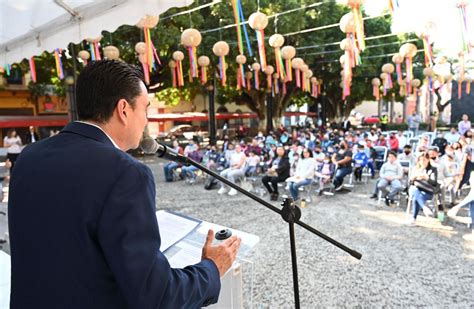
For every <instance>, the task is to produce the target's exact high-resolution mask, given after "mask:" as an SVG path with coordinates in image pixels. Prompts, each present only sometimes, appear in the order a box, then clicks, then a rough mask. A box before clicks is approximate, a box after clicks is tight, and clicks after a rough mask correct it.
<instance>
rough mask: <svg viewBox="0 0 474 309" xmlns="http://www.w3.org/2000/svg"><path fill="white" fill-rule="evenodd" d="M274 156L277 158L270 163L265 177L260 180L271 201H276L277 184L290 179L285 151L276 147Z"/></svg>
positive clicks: (288, 163)
mask: <svg viewBox="0 0 474 309" xmlns="http://www.w3.org/2000/svg"><path fill="white" fill-rule="evenodd" d="M276 154H277V156H276V157H275V158H273V160H272V162H271V163H270V166H271V167H270V168H269V169H268V171H267V175H266V176H264V177H263V178H262V183H263V185H264V186H265V188H267V191H268V193H270V198H271V200H272V201H277V200H278V195H279V193H278V183H279V182H284V181H285V180H286V179H287V178H288V177H290V161H289V160H288V157H287V156H286V153H285V149H284V148H283V147H278V148H277V149H276Z"/></svg>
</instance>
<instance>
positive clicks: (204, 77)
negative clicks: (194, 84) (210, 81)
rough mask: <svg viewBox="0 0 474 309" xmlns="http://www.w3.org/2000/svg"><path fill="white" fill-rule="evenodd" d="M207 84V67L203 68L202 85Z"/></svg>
mask: <svg viewBox="0 0 474 309" xmlns="http://www.w3.org/2000/svg"><path fill="white" fill-rule="evenodd" d="M206 83H207V67H201V84H202V85H205V84H206Z"/></svg>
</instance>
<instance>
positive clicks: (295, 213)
mask: <svg viewBox="0 0 474 309" xmlns="http://www.w3.org/2000/svg"><path fill="white" fill-rule="evenodd" d="M180 161H181V163H182V164H184V165H187V166H189V165H192V166H195V167H196V168H198V169H200V170H201V171H203V172H204V173H206V174H208V175H211V176H212V177H214V178H216V179H217V180H219V181H221V182H223V183H225V184H226V185H228V186H229V187H231V188H234V189H235V190H237V191H239V192H240V193H242V194H244V195H245V196H247V197H249V198H251V199H252V200H254V201H256V202H258V203H260V204H261V205H263V206H265V207H267V208H268V209H270V210H272V211H274V212H276V213H277V214H279V215H280V216H281V217H282V219H283V220H285V221H286V222H288V226H289V233H290V246H291V266H292V270H293V289H294V296H295V308H296V309H299V308H300V295H299V287H298V264H297V261H296V239H295V227H294V226H295V224H297V225H299V226H301V227H302V228H304V229H305V230H307V231H309V232H311V233H313V234H315V235H316V236H319V237H321V238H322V239H324V240H326V241H328V242H330V243H331V244H333V245H334V246H336V247H338V248H340V249H342V250H344V251H346V252H347V253H349V254H350V255H352V256H353V257H355V258H356V259H359V260H360V259H361V258H362V255H361V254H360V253H359V252H357V251H355V250H352V249H351V248H348V247H346V246H344V245H343V244H341V243H340V242H338V241H336V240H334V239H332V238H331V237H329V236H327V235H325V234H323V233H321V232H320V231H318V230H316V229H315V228H313V227H311V226H310V225H308V224H306V223H304V222H302V221H300V218H301V210H300V208H299V207H298V206H296V205H295V203H294V202H293V200H292V199H291V198H285V199H284V201H283V203H282V206H283V208H282V209H279V208H277V207H275V206H273V205H272V204H270V203H268V202H267V201H265V200H263V199H261V198H259V197H258V196H256V195H254V194H252V193H250V192H249V191H247V190H244V189H242V188H241V187H239V186H238V185H236V184H235V183H233V182H231V181H229V180H227V179H225V178H224V177H222V176H221V175H219V174H217V173H216V172H214V171H212V170H210V169H208V168H207V167H205V166H203V165H201V164H199V163H197V162H196V161H193V160H191V159H189V158H188V157H184V156H180Z"/></svg>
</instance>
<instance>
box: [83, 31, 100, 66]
mask: <svg viewBox="0 0 474 309" xmlns="http://www.w3.org/2000/svg"><path fill="white" fill-rule="evenodd" d="M100 40H102V36H99V37H97V38H87V39H86V41H87V42H89V51H90V53H91V59H92V61H96V60H101V59H102V57H101V56H100V51H99V46H100Z"/></svg>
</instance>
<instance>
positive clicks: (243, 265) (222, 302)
mask: <svg viewBox="0 0 474 309" xmlns="http://www.w3.org/2000/svg"><path fill="white" fill-rule="evenodd" d="M174 216H177V217H178V218H173V217H174ZM156 217H157V220H158V225H159V227H160V236H161V239H162V241H163V239H164V240H165V242H166V243H171V242H173V241H174V245H172V246H170V247H169V248H168V249H166V250H164V251H163V253H164V254H165V256H166V257H167V258H168V261H169V263H170V265H171V267H173V268H183V267H186V266H188V265H193V264H196V263H199V262H200V261H201V255H202V247H203V245H204V242H205V240H206V236H207V231H208V230H209V229H212V230H213V231H214V233H215V232H217V231H220V230H222V229H225V228H226V227H224V226H222V225H219V224H215V223H210V222H207V221H198V220H196V219H192V218H187V219H188V220H190V221H192V222H199V223H198V224H197V225H196V226H195V227H194V228H192V229H191V226H192V225H193V224H191V223H190V222H188V223H186V224H185V225H182V226H183V227H184V228H187V229H188V230H189V232H188V233H187V234H186V235H185V236H184V237H181V238H180V240H179V241H178V242H176V239H177V238H179V237H178V236H177V235H168V233H173V231H175V230H177V229H178V228H177V226H178V225H180V224H182V220H183V218H184V219H186V217H183V216H182V215H179V214H174V213H170V212H167V211H164V210H160V211H157V212H156ZM163 220H168V222H163ZM175 220H176V221H175ZM174 225H175V226H174ZM170 226H171V227H170ZM173 226H174V227H173ZM168 228H170V229H168ZM230 230H231V231H232V235H237V236H239V237H240V238H241V240H242V242H241V245H240V250H239V252H238V254H237V261H236V262H235V263H234V265H233V266H232V268H231V269H230V270H229V271H228V272H227V273H226V274H225V275H224V277H223V278H221V293H220V295H219V302H218V303H217V304H214V305H211V306H209V307H208V308H214V309H217V308H223V309H224V308H225V309H230V308H243V292H242V291H243V282H242V279H243V275H242V273H243V269H245V270H246V272H248V273H249V274H250V277H252V276H253V273H252V271H253V263H252V261H251V260H249V259H248V257H249V255H250V253H251V251H252V249H253V248H254V247H255V246H256V245H257V244H258V242H259V241H260V238H259V237H258V236H256V235H252V234H249V233H245V232H242V231H238V230H234V229H230ZM184 233H185V231H184V230H182V231H181V232H180V233H179V236H183V234H184ZM169 238H174V239H173V241H171V240H169ZM217 242H218V241H217V240H214V242H213V243H214V244H216V243H217ZM246 279H249V281H250V286H252V283H253V282H252V281H253V278H246Z"/></svg>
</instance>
